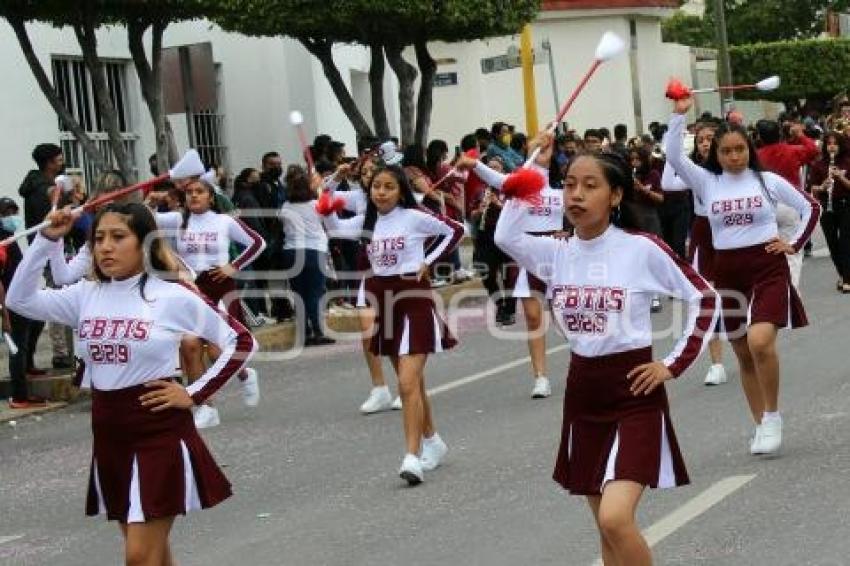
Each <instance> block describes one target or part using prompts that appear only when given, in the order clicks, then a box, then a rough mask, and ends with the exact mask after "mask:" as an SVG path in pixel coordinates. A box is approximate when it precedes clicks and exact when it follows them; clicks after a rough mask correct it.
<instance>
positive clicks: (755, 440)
mask: <svg viewBox="0 0 850 566" xmlns="http://www.w3.org/2000/svg"><path fill="white" fill-rule="evenodd" d="M760 443H761V425H756V431H755V433H753V437H752V438H751V439H750V454H752V455H753V456H757V455H759V454H761V452H759V450H761V447H760Z"/></svg>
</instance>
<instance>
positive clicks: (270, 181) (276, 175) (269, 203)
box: [254, 151, 293, 322]
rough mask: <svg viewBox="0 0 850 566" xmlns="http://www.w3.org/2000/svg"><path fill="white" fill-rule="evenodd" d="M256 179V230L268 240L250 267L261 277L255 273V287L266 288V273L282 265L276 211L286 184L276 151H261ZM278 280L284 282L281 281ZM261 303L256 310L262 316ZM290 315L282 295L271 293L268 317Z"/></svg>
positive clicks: (283, 197)
mask: <svg viewBox="0 0 850 566" xmlns="http://www.w3.org/2000/svg"><path fill="white" fill-rule="evenodd" d="M262 166H263V167H262V171H261V172H260V182H259V184H258V185H256V189H257V191H256V193H255V196H256V199H257V202H258V203H259V205H260V209H259V211H258V212H259V217H260V218H261V219H262V222H263V228H264V230H263V231H262V232H260V235H261V236H262V237H263V239H264V240H265V241H266V242H268V247H267V248H266V250H265V251H264V252H263V254H262V255H261V256H260V257H259V258H258V260H257V261H255V262H254V270H255V271H256V272H257V273H258V274H262V275H263V276H262V277H258V278H257V281H256V284H257V287H258V288H259V289H268V288H269V281H268V279H267V278H266V274H267V273H268V272H269V271H270V270H271V271H275V270H281V269H283V268H282V265H283V257H282V253H283V242H282V238H283V228H282V227H281V224H280V220H279V219H278V217H277V211H278V210H280V207H281V206H283V203H284V202H285V201H286V188H285V187H284V186H283V182H282V181H281V177H282V176H283V161H282V160H281V158H280V154H279V153H277V152H276V151H270V152H267V153H266V154H265V155H263V159H262ZM280 283H282V284H284V285H285V284H286V282H285V281H281V282H280ZM266 314H267V312H266V309H265V307H264V308H263V310H262V311H261V312H259V313H257V315H258V316H261V317H263V318H264V319H265V317H266ZM292 315H293V310H292V304H291V303H290V302H289V300H288V299H286V298H284V297H271V317H272V318H273V319H276V320H277V321H278V322H284V321H287V320H291V319H292Z"/></svg>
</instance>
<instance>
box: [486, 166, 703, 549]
mask: <svg viewBox="0 0 850 566" xmlns="http://www.w3.org/2000/svg"><path fill="white" fill-rule="evenodd" d="M633 192H634V188H633V180H632V176H631V174H630V172H629V170H628V169H627V168H626V165H625V162H624V161H623V159H622V158H621V157H619V156H617V155H614V154H605V153H599V154H592V155H583V156H580V157H578V158H576V159H575V160H573V161H572V162H571V163H570V165H569V169H568V170H567V174H566V182H565V185H564V197H565V199H566V206H567V217H568V219H569V220H570V222H571V223H572V224H573V226H574V227H575V236H574V237H573V238H570V239H569V240H568V241H563V240H559V239H555V238H535V237H534V236H531V235H528V234H526V232H525V224H524V218H525V216H526V215H527V211H526V209H527V208H528V204H527V203H524V202H522V201H519V200H516V199H514V200H511V201H509V202H508V203H507V204H506V205H505V207H504V208H503V210H502V214H501V216H500V217H499V222H498V224H497V227H496V234H495V240H496V244H497V245H498V246H500V247H501V248H502V249H504V250H505V252H506V253H507V254H509V255H510V256H511V257H513V258H514V259H515V260H516V261H517V262H518V263H519V264H520V265H521V266H523V267H524V268H525V269H527V270H528V271H529V272H530V273H533V274H534V275H535V276H536V277H538V278H540V279H541V280H543V281H544V282H545V283H546V284H547V286H548V288H549V292H550V296H551V301H552V312H553V316H554V318H555V322H556V324H558V326H559V327H560V328H561V330H562V331H563V333H564V334H565V335H566V337H567V339H568V340H569V341H570V346H571V350H572V357H571V360H570V367H569V373H568V375H567V388H566V389H567V390H566V397H565V399H564V419H563V429H562V436H561V446H560V450H559V453H558V459H557V462H556V465H555V472H554V478H555V480H556V481H558V482H559V483H560V484H561V485H562V486H563V487H564V488H566V489H568V490H569V491H570V492H571V493H573V494H577V495H584V496H586V498H587V501H588V503H589V504H590V507H591V509H592V511H593V514H594V517H595V519H596V522H597V526H598V528H599V532H600V538H601V546H602V557H603V560H604V562H605V564H630V565H637V566H643V565H647V564H651V563H652V557H651V554H650V551H649V548H648V546H647V544H646V541H645V540H644V539H643V537H642V535H641V533H640V530H639V529H638V527H637V524H636V520H635V513H636V509H637V505H638V503H639V501H640V497H641V495H642V493H643V491H644V489H645V488H646V487H647V486H649V487H653V488H663V487H674V486H679V485H683V484H686V483H688V475H687V472H686V470H685V465H684V461H683V459H682V456H681V453H680V452H679V447H678V444H677V442H676V435H675V434H674V432H673V426H672V423H671V420H670V415H669V410H668V405H667V395H666V392H665V389H664V385H663V384H664V382H665V381H667V380H669V379H672V378H674V377H677V376H679V375H680V374H681V373H682V372H683V371H685V369H687V368H688V367H689V366H690V365H691V363H692V362H693V361H694V359H695V358H696V356H697V355H698V354H699V353H700V351H701V350H702V348H703V346H704V344H705V343H706V342H707V340H708V337H709V336H710V332H709V330H710V329H711V328H712V325H713V324H714V322H715V320H716V308H715V306H716V302H717V299H716V295H715V293H714V292H713V291H712V289H711V288H710V287H709V285H708V284H707V283H706V281H705V280H704V279H703V278H702V277H701V276H700V275H699V274H698V273H696V271H694V270H693V269H692V268H691V267H690V266H689V265H687V264H686V263H685V262H684V261H682V260H681V259H680V258H679V257H678V255H676V254H675V253H674V252H673V251H672V250H670V248H668V247H667V245H666V244H664V243H663V242H662V241H661V240H660V239H658V238H657V237H655V236H653V235H650V234H645V233H637V232H630V231H626V230H625V229H623V228H621V227H620V226H623V227H631V226H634V225H635V219H634V218H633V217H632V214H631V212H630V209H629V208H628V203H630V202H631V201H632V199H633ZM656 294H663V295H668V296H673V297H676V298H678V299H681V300H683V301H684V302H685V304H686V306H687V317H686V318H685V320H686V327H685V331H684V333H683V334H682V336H681V338H680V339H679V340H678V341H677V343H676V345H675V346H674V347H673V349H672V350H671V351H670V352H669V353H668V354H667V355H666V356H665V357H663V358H661V359H658V358H655V357H654V356H653V353H652V338H653V336H652V322H651V317H650V303H651V300H652V297H653V296H654V295H656ZM653 360H656V361H653Z"/></svg>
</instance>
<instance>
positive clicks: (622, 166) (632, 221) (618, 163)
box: [566, 152, 644, 230]
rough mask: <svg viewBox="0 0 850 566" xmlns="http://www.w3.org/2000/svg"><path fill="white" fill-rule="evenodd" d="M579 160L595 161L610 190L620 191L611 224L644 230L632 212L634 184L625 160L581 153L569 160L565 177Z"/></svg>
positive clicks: (600, 154)
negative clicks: (618, 201)
mask: <svg viewBox="0 0 850 566" xmlns="http://www.w3.org/2000/svg"><path fill="white" fill-rule="evenodd" d="M580 158H588V159H593V160H595V161H596V163H597V165H599V168H600V169H602V174H603V175H604V176H605V180H606V181H607V182H608V185H609V186H610V187H611V190H615V189H620V190H621V191H622V192H623V198H622V199H621V201H620V206H619V207H618V208H617V209H616V210H612V211H611V224H613V225H614V226H617V227H618V228H623V229H625V230H644V227H643V226H641V225H640V223H639V222H638V220H637V218H638V217H637V215H636V214H635V213H634V211H633V210H632V206H633V205H634V202H635V182H634V178H633V177H632V169H631V167H629V165H628V163H626V160H625V159H623V157H622V156H621V155H619V154H617V153H610V152H599V153H592V152H587V153H582V154H580V155H579V156H578V157H577V158H576V159H572V160H570V164H569V165H568V166H567V171H566V174H567V175H569V174H570V169H572V168H573V165H574V164H575V163H576V161H578V160H579V159H580Z"/></svg>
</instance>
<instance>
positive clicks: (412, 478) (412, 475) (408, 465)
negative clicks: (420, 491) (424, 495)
mask: <svg viewBox="0 0 850 566" xmlns="http://www.w3.org/2000/svg"><path fill="white" fill-rule="evenodd" d="M398 475H399V476H401V478H402V479H403V480H406V481H407V485H409V486H414V485H419V484H420V483H422V480H423V479H425V474H424V473H423V472H422V462H420V461H419V458H417V457H416V454H405V455H404V460H402V462H401V469H400V470H399V471H398Z"/></svg>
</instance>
